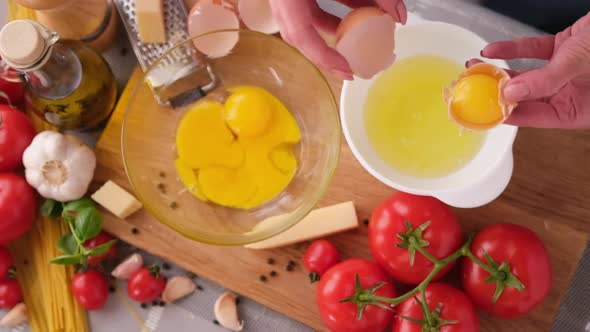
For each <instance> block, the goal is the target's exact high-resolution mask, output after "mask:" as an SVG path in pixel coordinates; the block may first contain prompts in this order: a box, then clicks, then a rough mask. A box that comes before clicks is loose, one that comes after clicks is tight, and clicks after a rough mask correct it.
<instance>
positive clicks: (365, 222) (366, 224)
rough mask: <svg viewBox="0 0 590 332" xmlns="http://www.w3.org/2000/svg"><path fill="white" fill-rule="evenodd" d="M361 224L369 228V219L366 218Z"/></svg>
mask: <svg viewBox="0 0 590 332" xmlns="http://www.w3.org/2000/svg"><path fill="white" fill-rule="evenodd" d="M363 224H364V225H365V226H369V219H368V218H365V219H363Z"/></svg>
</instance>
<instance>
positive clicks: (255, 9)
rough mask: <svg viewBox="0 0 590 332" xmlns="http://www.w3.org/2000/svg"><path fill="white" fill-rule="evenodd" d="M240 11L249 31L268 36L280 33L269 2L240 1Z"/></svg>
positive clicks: (260, 0) (267, 0) (258, 0)
mask: <svg viewBox="0 0 590 332" xmlns="http://www.w3.org/2000/svg"><path fill="white" fill-rule="evenodd" d="M298 1H300V0H298ZM238 11H239V13H240V18H241V19H242V21H243V22H244V24H245V25H246V27H248V29H251V30H254V31H258V32H262V33H266V34H275V33H277V32H279V25H278V24H277V22H276V21H275V19H274V17H273V16H272V10H271V8H270V1H269V0H240V1H239V2H238Z"/></svg>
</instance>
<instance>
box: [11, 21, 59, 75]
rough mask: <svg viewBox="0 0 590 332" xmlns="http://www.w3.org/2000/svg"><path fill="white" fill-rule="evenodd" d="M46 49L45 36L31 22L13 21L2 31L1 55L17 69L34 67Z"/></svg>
mask: <svg viewBox="0 0 590 332" xmlns="http://www.w3.org/2000/svg"><path fill="white" fill-rule="evenodd" d="M46 47H47V40H46V39H45V36H44V35H43V33H42V31H40V29H39V28H38V26H37V24H35V23H33V22H32V21H30V20H16V21H12V22H10V23H8V24H6V25H5V26H4V28H2V30H1V31H0V55H1V56H2V58H3V60H4V61H6V62H7V63H8V64H9V65H10V66H11V67H14V68H15V69H19V68H24V67H29V66H32V65H33V64H34V63H35V62H37V61H39V59H40V58H41V57H42V56H43V54H44V53H45V48H46Z"/></svg>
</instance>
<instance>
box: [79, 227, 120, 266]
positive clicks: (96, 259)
mask: <svg viewBox="0 0 590 332" xmlns="http://www.w3.org/2000/svg"><path fill="white" fill-rule="evenodd" d="M112 240H114V238H113V237H112V236H111V235H109V234H108V233H106V232H100V233H98V235H97V236H95V237H93V238H91V239H89V240H86V242H84V248H86V249H88V250H91V249H94V248H96V247H98V246H100V245H102V244H105V243H107V242H110V241H112ZM116 256H117V244H116V243H114V244H113V245H112V246H111V247H110V248H109V249H108V250H107V251H106V252H104V253H102V254H100V255H96V256H90V257H88V265H90V266H95V265H98V263H100V262H102V261H104V260H106V259H112V258H115V257H116Z"/></svg>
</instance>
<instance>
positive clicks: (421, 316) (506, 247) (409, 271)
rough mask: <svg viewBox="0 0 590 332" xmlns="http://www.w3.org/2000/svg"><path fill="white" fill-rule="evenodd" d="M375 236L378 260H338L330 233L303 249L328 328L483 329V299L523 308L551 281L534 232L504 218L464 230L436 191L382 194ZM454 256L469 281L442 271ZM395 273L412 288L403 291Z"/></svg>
mask: <svg viewBox="0 0 590 332" xmlns="http://www.w3.org/2000/svg"><path fill="white" fill-rule="evenodd" d="M369 246H370V250H371V254H372V256H373V258H374V260H375V262H373V261H369V260H366V259H359V258H353V259H348V260H345V261H342V262H340V257H339V254H338V250H337V249H336V248H335V247H334V245H333V244H331V243H330V242H329V241H326V240H318V241H316V242H314V243H312V244H311V245H310V247H309V248H308V249H307V251H306V253H305V256H304V258H303V260H304V266H305V267H306V269H307V270H308V271H310V273H311V280H312V281H315V280H318V279H319V285H318V287H317V303H318V306H319V311H320V315H321V317H322V320H323V321H324V323H325V324H326V325H327V327H328V328H329V329H330V330H331V331H334V332H365V331H366V332H369V331H370V332H379V331H384V330H385V329H386V328H388V327H389V326H392V330H391V331H393V332H420V331H429V332H435V331H444V332H476V331H479V319H478V316H477V311H476V308H480V309H482V310H484V311H486V312H488V313H489V314H490V315H492V316H496V317H501V318H515V317H519V316H523V315H526V314H527V313H529V312H530V311H532V310H533V309H534V308H535V307H536V306H537V305H539V304H540V303H542V302H543V301H544V299H545V298H546V297H547V295H548V294H549V291H550V289H551V284H552V277H551V265H550V260H549V255H548V253H547V250H546V248H545V246H544V244H543V242H542V241H541V240H540V239H539V238H538V237H537V235H536V234H535V233H534V232H532V231H531V230H529V229H527V228H524V227H521V226H518V225H514V224H508V223H502V224H495V225H492V226H489V227H487V228H485V229H483V230H481V231H480V232H479V233H477V234H476V235H475V237H468V238H467V239H465V238H464V236H463V232H462V230H461V226H460V224H459V222H458V220H457V218H456V216H455V215H454V213H453V211H452V210H451V209H450V208H449V207H448V206H447V205H445V204H444V203H442V202H440V201H438V200H437V199H435V198H432V197H426V196H416V195H411V194H406V193H401V192H400V193H397V194H395V195H393V196H392V197H391V198H389V199H387V200H386V201H384V202H383V203H382V204H381V205H380V206H378V207H377V209H375V211H374V212H373V214H372V216H371V220H370V223H369ZM457 263H459V265H460V267H461V284H462V289H463V290H460V289H458V288H455V287H453V286H451V285H449V284H446V283H444V282H440V281H438V280H439V279H440V278H442V277H443V276H444V275H445V274H446V273H447V272H448V271H449V270H451V268H452V267H453V266H454V265H455V264H457ZM392 279H393V280H396V281H398V282H400V283H403V284H406V285H411V286H413V287H414V288H413V289H412V290H411V291H409V292H407V293H405V294H401V295H400V294H398V293H397V291H396V287H395V284H394V282H393V280H392Z"/></svg>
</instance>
